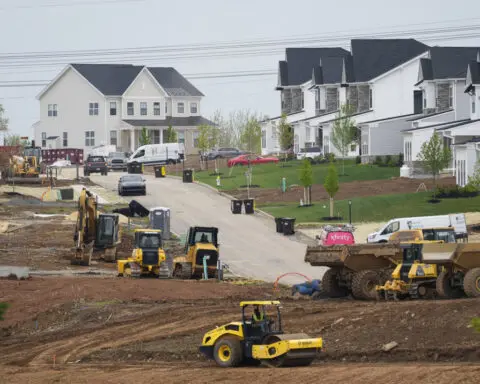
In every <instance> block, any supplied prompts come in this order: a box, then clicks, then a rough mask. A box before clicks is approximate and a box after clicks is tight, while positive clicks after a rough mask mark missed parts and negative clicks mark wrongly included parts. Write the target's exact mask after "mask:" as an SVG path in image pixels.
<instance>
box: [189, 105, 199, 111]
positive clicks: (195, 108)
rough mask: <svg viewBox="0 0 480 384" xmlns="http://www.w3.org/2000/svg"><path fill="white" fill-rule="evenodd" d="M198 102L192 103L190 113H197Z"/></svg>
mask: <svg viewBox="0 0 480 384" xmlns="http://www.w3.org/2000/svg"><path fill="white" fill-rule="evenodd" d="M197 111H198V109H197V103H190V113H197Z"/></svg>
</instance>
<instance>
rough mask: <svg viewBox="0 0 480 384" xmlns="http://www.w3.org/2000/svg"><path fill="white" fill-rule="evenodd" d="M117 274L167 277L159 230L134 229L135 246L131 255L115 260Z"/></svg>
mask: <svg viewBox="0 0 480 384" xmlns="http://www.w3.org/2000/svg"><path fill="white" fill-rule="evenodd" d="M117 270H118V276H124V277H158V278H165V279H166V278H169V277H170V269H169V267H168V263H167V258H166V255H165V251H164V250H163V248H162V236H161V231H160V230H158V229H136V230H135V248H134V249H133V251H132V256H131V257H129V258H128V259H126V260H118V261H117Z"/></svg>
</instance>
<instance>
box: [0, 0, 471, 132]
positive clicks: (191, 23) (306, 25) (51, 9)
mask: <svg viewBox="0 0 480 384" xmlns="http://www.w3.org/2000/svg"><path fill="white" fill-rule="evenodd" d="M454 4H455V5H454ZM0 17H1V22H0V36H1V43H0V44H1V45H0V46H1V49H0V84H1V83H3V82H5V81H17V80H51V79H52V78H53V77H54V76H55V75H56V74H57V73H58V72H59V71H60V70H61V69H62V68H63V66H64V65H62V64H60V65H54V66H38V65H37V64H36V62H37V61H30V62H29V65H30V66H23V67H21V68H18V67H15V66H14V65H12V64H18V63H12V62H11V61H8V62H6V61H5V58H2V57H1V55H2V54H5V53H25V52H44V51H58V50H62V51H65V50H90V49H112V48H120V49H121V48H132V47H146V46H163V45H180V44H187V45H195V44H206V43H218V42H231V41H241V42H252V41H253V40H257V39H286V38H305V37H317V36H321V37H325V36H328V37H332V36H338V35H340V34H341V35H344V33H347V34H349V33H351V35H352V36H355V35H359V34H364V35H365V34H369V33H370V34H373V33H374V34H381V33H382V32H386V31H391V30H396V31H414V30H422V29H434V28H441V27H445V26H462V25H465V26H476V25H480V1H478V0H458V1H456V2H455V3H452V2H451V1H445V0H402V1H385V0H364V1H358V0H342V1H336V2H334V1H330V2H326V1H319V0H297V1H291V0H288V1H287V0H241V1H240V0H203V1H198V0H195V1H193V0H182V1H172V0H169V1H161V0H96V1H94V0H0ZM474 17H477V19H474ZM458 33H460V34H462V35H465V34H467V35H468V34H469V35H468V38H462V39H454V40H448V41H440V40H432V39H430V40H428V41H425V40H423V39H422V38H419V40H423V41H425V43H427V44H429V45H432V44H439V45H455V46H459V45H473V46H480V28H477V29H476V30H475V29H474V28H472V30H470V31H467V32H458ZM458 33H457V34H458ZM404 37H415V36H404ZM436 38H437V37H435V39H436ZM327 44H330V43H329V42H326V43H323V44H322V45H327ZM331 45H332V46H343V47H345V48H348V46H346V45H345V42H334V43H332V44H331ZM309 46H312V45H309ZM281 48H282V47H280V46H278V45H276V46H274V47H271V48H269V47H266V48H265V47H264V48H261V49H259V50H258V51H257V52H256V54H250V55H245V56H239V55H238V54H237V55H236V56H231V57H228V56H223V57H214V58H212V57H200V58H181V59H178V58H177V59H172V58H170V59H167V60H162V58H161V54H157V55H156V56H155V60H150V61H148V62H142V60H130V61H129V62H130V63H132V64H137V65H142V64H145V65H149V66H173V67H175V68H176V69H177V70H178V71H180V72H181V73H184V74H198V73H219V72H233V71H252V70H253V71H259V70H266V71H276V70H277V66H278V61H279V60H282V59H283V58H284V55H285V53H284V49H281ZM76 61H79V60H76ZM50 62H51V61H50ZM90 62H94V60H93V59H92V60H90ZM122 62H126V61H125V60H123V61H122ZM191 81H192V83H193V84H194V85H195V86H197V87H198V88H199V89H200V90H201V91H202V92H203V93H204V94H205V95H206V97H205V99H204V101H203V102H202V112H203V115H204V116H205V117H210V116H211V115H212V113H213V112H214V111H215V110H216V109H221V110H222V111H223V112H224V113H225V114H227V113H228V112H230V111H232V110H236V109H250V110H256V111H258V112H260V113H262V114H267V115H270V116H274V115H278V114H279V112H280V111H279V99H280V98H279V93H278V92H276V91H275V90H274V87H275V85H276V81H277V77H276V75H268V76H258V77H245V78H238V77H237V78H213V79H197V80H191ZM41 89H42V87H18V88H4V87H0V103H1V104H3V106H4V108H5V109H6V116H7V117H8V118H9V119H10V130H11V131H12V132H14V133H18V134H21V135H29V134H30V132H31V129H30V128H31V125H32V124H33V123H35V122H36V121H37V120H38V116H39V103H38V101H37V100H36V99H35V96H36V95H37V94H38V93H39V92H40V90H41ZM72 92H74V90H72Z"/></svg>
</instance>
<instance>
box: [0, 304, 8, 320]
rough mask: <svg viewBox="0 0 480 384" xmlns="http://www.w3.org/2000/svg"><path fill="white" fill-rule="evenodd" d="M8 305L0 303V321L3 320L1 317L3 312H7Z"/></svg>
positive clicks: (3, 314)
mask: <svg viewBox="0 0 480 384" xmlns="http://www.w3.org/2000/svg"><path fill="white" fill-rule="evenodd" d="M7 308H8V303H0V321H1V320H5V319H4V318H3V316H5V312H7Z"/></svg>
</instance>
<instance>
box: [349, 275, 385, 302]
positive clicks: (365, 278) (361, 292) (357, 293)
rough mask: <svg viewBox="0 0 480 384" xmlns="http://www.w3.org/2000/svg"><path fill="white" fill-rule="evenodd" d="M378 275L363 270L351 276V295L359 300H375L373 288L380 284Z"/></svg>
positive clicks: (375, 293) (375, 292)
mask: <svg viewBox="0 0 480 384" xmlns="http://www.w3.org/2000/svg"><path fill="white" fill-rule="evenodd" d="M380 280H381V278H380V275H379V274H378V273H377V272H376V271H372V270H368V269H367V270H364V271H360V272H357V273H355V274H354V275H353V279H352V294H353V296H354V297H355V298H356V299H359V300H375V299H376V297H377V291H376V290H375V286H377V285H379V284H380Z"/></svg>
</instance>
